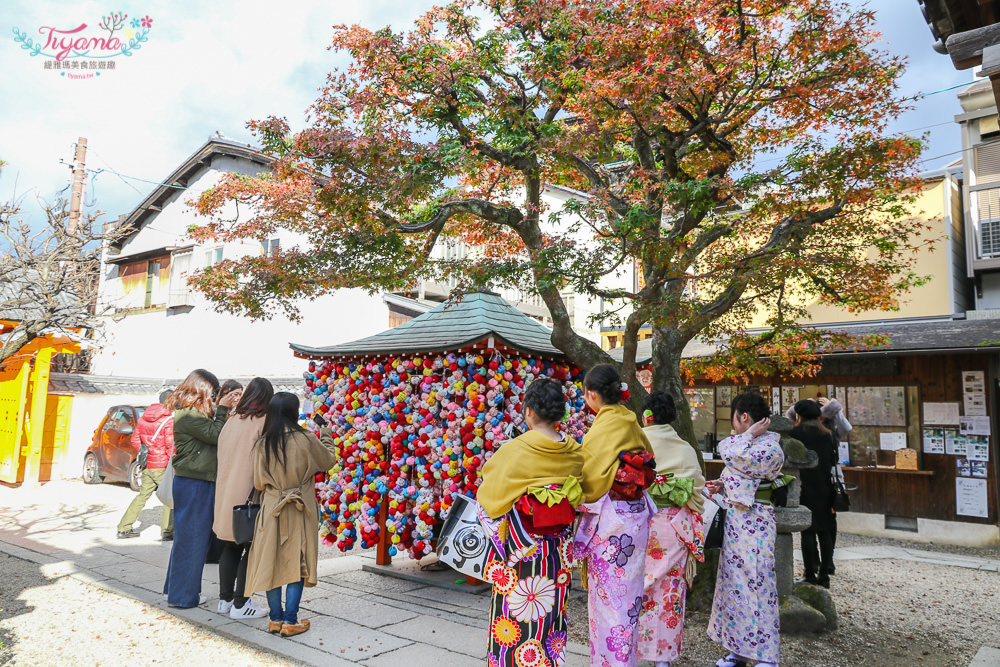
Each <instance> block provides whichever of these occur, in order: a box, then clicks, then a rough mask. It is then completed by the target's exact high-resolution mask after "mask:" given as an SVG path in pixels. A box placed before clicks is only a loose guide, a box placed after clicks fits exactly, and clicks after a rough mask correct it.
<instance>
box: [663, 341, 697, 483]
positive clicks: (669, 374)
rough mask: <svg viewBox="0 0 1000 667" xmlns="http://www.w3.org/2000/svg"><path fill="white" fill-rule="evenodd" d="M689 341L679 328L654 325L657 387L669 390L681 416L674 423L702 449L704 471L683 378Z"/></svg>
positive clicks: (682, 433) (679, 433) (694, 445)
mask: <svg viewBox="0 0 1000 667" xmlns="http://www.w3.org/2000/svg"><path fill="white" fill-rule="evenodd" d="M686 344H687V341H686V340H684V338H683V337H682V336H681V335H680V332H679V331H677V330H676V329H668V328H664V327H653V390H654V391H662V392H665V393H667V394H669V395H670V397H671V398H673V399H674V404H675V405H676V406H677V419H676V420H674V423H673V424H672V426H673V427H674V429H675V430H676V431H677V434H678V435H680V436H681V437H682V438H684V439H685V440H687V441H688V442H689V443H690V444H691V446H692V447H694V448H695V451H697V452H698V461H699V462H701V466H702V469H703V470H704V467H705V464H704V462H702V459H701V451H700V450H699V449H698V441H697V439H696V438H695V435H694V424H693V423H692V421H691V406H689V405H688V401H687V395H686V394H685V393H684V381H683V378H682V377H681V355H682V353H683V352H684V346H685V345H686Z"/></svg>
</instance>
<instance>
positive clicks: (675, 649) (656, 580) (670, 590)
mask: <svg viewBox="0 0 1000 667" xmlns="http://www.w3.org/2000/svg"><path fill="white" fill-rule="evenodd" d="M689 558H694V559H695V560H698V561H702V562H703V561H704V560H705V551H704V537H703V532H702V520H701V515H700V514H698V513H697V512H692V511H691V509H690V508H688V507H662V508H660V509H659V510H658V511H657V512H656V514H655V515H654V516H653V519H652V520H651V521H650V525H649V545H648V546H647V547H646V575H645V578H644V580H643V597H642V615H641V616H640V617H639V657H640V658H642V659H643V660H652V661H653V662H659V661H662V662H673V661H674V660H677V658H678V657H680V653H681V643H682V639H683V637H684V606H685V601H686V599H687V589H688V580H687V577H686V574H687V572H688V568H687V565H688V559H689Z"/></svg>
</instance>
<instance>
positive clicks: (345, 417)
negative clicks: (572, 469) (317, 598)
mask: <svg viewBox="0 0 1000 667" xmlns="http://www.w3.org/2000/svg"><path fill="white" fill-rule="evenodd" d="M302 376H303V380H304V386H303V395H304V398H305V399H306V402H305V405H306V410H307V411H308V413H309V414H308V418H307V425H308V426H309V428H311V429H313V430H315V431H318V427H317V426H316V423H315V422H314V421H312V416H313V415H314V414H322V415H324V418H325V419H326V421H327V422H328V425H329V426H330V428H331V429H332V430H333V433H334V445H335V450H336V463H335V464H334V466H333V468H331V470H330V471H329V479H328V480H326V481H323V482H317V485H316V497H317V499H318V500H319V503H320V505H321V512H320V514H321V521H322V523H321V526H320V539H321V540H322V541H323V543H324V544H329V545H332V544H336V545H337V547H338V548H339V549H340V550H341V551H348V550H350V549H352V548H354V546H355V545H359V546H360V547H361V548H363V549H367V548H372V547H374V546H376V545H377V544H378V541H379V537H380V535H381V532H382V531H383V530H385V531H386V534H387V535H388V536H389V544H390V546H389V555H390V556H395V555H397V554H399V553H403V552H405V553H407V554H408V555H409V556H410V557H412V558H416V559H420V558H422V557H423V556H425V555H427V554H429V553H430V552H431V551H432V550H433V548H432V541H433V533H434V527H435V525H437V523H438V521H440V520H441V519H442V517H444V516H446V515H447V512H448V509H449V508H450V507H451V504H452V502H453V498H454V497H455V495H456V494H459V495H470V496H475V493H476V490H477V489H478V488H479V484H480V481H481V479H482V468H483V465H485V463H486V462H487V461H488V460H489V459H490V457H491V456H492V455H493V452H494V451H496V449H497V448H498V447H500V446H502V444H503V442H504V441H505V440H508V439H510V438H511V437H514V435H516V433H515V432H514V429H515V428H523V422H524V420H523V417H522V416H521V398H520V397H521V395H522V394H523V393H524V389H525V387H526V386H527V385H528V384H530V382H531V381H532V380H533V379H534V378H536V377H551V378H554V379H556V380H558V381H560V382H562V383H563V386H564V389H565V393H566V401H567V409H568V410H567V414H568V416H567V418H566V419H565V420H564V421H563V422H562V423H561V425H560V428H561V429H562V430H564V431H565V432H566V433H567V434H568V435H569V436H570V437H573V438H576V439H577V440H580V439H582V438H583V434H584V432H585V429H586V424H587V420H588V417H587V412H586V407H585V405H584V403H583V394H582V391H581V385H580V383H581V381H582V378H583V373H582V372H581V371H580V370H578V369H576V368H574V367H572V366H569V365H567V364H565V363H564V362H559V361H550V360H544V359H538V358H533V357H532V358H525V357H521V356H513V357H509V356H503V355H501V354H499V353H496V352H493V351H476V352H457V351H456V352H446V353H443V354H436V355H413V356H408V355H398V356H390V357H386V358H382V359H378V360H376V361H368V362H356V361H355V362H343V361H338V360H327V361H315V362H310V363H309V365H308V368H307V370H306V372H304V373H303V374H302ZM310 408H311V409H310ZM383 503H385V505H386V506H385V515H386V518H385V521H384V522H382V521H380V512H381V511H382V509H383V508H382V504H383Z"/></svg>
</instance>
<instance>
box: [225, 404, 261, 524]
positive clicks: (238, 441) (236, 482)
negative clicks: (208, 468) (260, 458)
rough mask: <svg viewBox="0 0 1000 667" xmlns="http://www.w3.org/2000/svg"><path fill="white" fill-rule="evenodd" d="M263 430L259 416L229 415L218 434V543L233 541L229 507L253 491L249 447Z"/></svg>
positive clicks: (242, 500) (251, 460)
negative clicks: (219, 541)
mask: <svg viewBox="0 0 1000 667" xmlns="http://www.w3.org/2000/svg"><path fill="white" fill-rule="evenodd" d="M263 428H264V418H263V417H243V416H239V415H237V416H233V417H230V418H229V419H228V420H227V421H226V425H225V426H223V427H222V433H220V434H219V471H218V473H217V474H216V477H215V521H214V522H213V523H212V530H213V531H215V535H216V536H217V537H218V538H219V539H220V540H225V541H226V542H232V541H233V539H234V538H233V507H234V506H236V505H242V504H243V503H245V502H246V501H247V496H248V495H250V490H251V489H253V445H254V443H255V442H257V438H258V437H260V432H261V430H262V429H263Z"/></svg>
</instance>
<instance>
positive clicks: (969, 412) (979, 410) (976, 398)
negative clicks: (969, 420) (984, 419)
mask: <svg viewBox="0 0 1000 667" xmlns="http://www.w3.org/2000/svg"><path fill="white" fill-rule="evenodd" d="M962 405H963V408H964V412H965V415H966V416H967V417H968V416H973V415H975V416H980V417H981V416H983V415H985V414H986V394H984V393H983V392H981V391H970V392H967V393H965V394H962Z"/></svg>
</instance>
